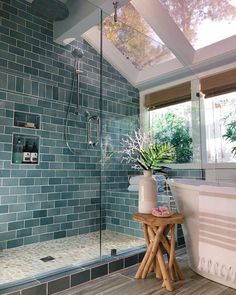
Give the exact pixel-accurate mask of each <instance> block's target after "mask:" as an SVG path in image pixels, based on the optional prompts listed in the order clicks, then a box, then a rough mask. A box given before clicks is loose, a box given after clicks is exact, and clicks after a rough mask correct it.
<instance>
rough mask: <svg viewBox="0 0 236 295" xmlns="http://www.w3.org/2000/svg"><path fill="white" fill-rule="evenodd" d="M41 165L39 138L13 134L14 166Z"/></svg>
mask: <svg viewBox="0 0 236 295" xmlns="http://www.w3.org/2000/svg"><path fill="white" fill-rule="evenodd" d="M38 163H39V136H32V135H24V134H15V133H14V134H13V136H12V164H27V165H32V164H38Z"/></svg>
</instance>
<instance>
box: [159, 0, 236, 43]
mask: <svg viewBox="0 0 236 295" xmlns="http://www.w3.org/2000/svg"><path fill="white" fill-rule="evenodd" d="M160 2H161V3H162V4H163V6H164V7H165V8H166V9H167V10H168V12H169V14H170V16H171V17H172V18H173V20H174V21H175V23H176V24H177V26H178V27H179V28H180V30H181V31H182V32H183V33H184V35H185V37H186V38H187V39H188V41H189V42H190V43H191V45H192V46H193V47H194V48H195V49H199V48H203V47H205V46H207V45H210V44H213V43H215V42H217V41H220V40H223V39H225V38H228V37H231V36H233V35H235V34H236V0H221V1H218V0H202V1H199V0H187V1H179V0H160Z"/></svg>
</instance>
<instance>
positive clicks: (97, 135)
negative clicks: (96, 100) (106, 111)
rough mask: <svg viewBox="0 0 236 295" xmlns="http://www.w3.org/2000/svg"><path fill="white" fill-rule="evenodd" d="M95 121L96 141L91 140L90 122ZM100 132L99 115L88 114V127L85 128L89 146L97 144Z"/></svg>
mask: <svg viewBox="0 0 236 295" xmlns="http://www.w3.org/2000/svg"><path fill="white" fill-rule="evenodd" d="M93 121H95V122H96V141H93V140H92V122H93ZM100 133H101V125H100V117H99V116H96V115H95V116H90V117H89V118H88V129H87V137H88V144H89V145H91V146H97V145H98V143H99V140H100Z"/></svg>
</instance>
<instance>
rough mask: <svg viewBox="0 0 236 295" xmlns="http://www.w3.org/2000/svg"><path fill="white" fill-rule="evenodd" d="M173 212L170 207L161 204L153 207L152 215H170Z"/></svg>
mask: <svg viewBox="0 0 236 295" xmlns="http://www.w3.org/2000/svg"><path fill="white" fill-rule="evenodd" d="M172 214H173V212H172V211H171V210H170V208H169V207H166V206H160V207H157V208H153V209H152V215H155V216H157V217H169V216H171V215H172Z"/></svg>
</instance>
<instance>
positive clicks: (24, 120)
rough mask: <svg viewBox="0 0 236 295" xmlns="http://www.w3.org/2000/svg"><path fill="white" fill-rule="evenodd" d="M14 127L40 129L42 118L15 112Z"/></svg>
mask: <svg viewBox="0 0 236 295" xmlns="http://www.w3.org/2000/svg"><path fill="white" fill-rule="evenodd" d="M14 126H15V127H24V128H31V129H39V128H40V116H39V115H36V114H31V113H24V112H17V111H16V112H15V113H14Z"/></svg>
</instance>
